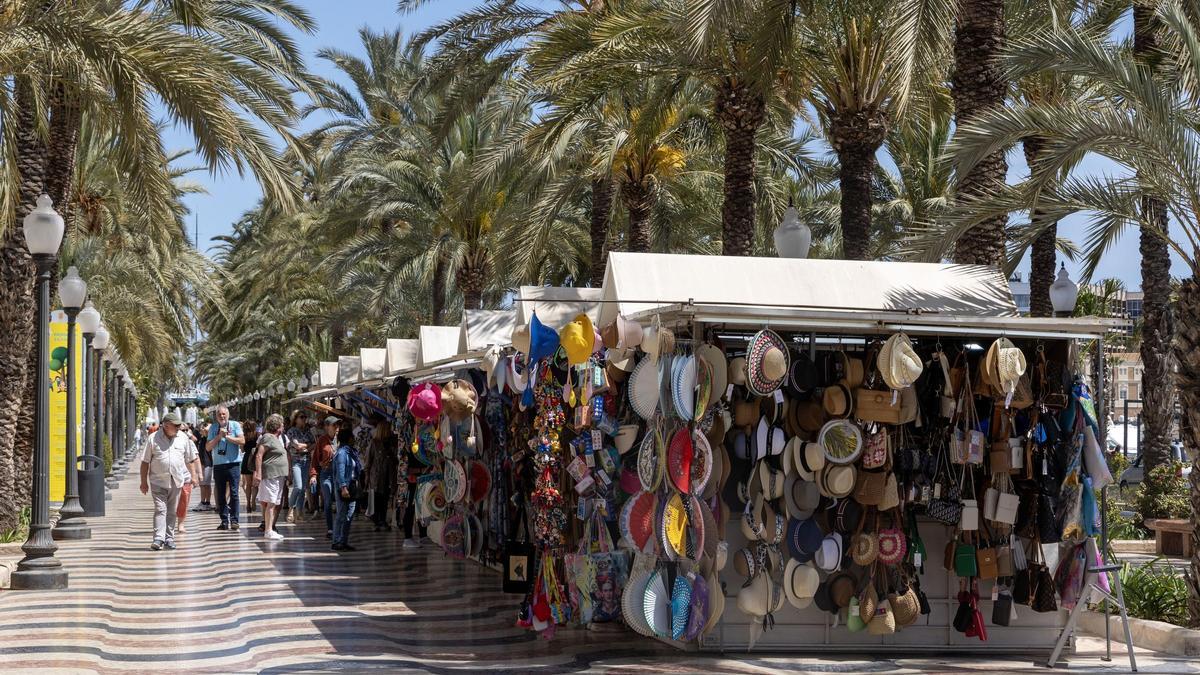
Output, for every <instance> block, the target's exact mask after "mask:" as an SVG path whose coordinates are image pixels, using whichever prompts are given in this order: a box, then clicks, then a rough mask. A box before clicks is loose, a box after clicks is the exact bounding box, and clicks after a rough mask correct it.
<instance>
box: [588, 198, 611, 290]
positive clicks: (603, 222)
mask: <svg viewBox="0 0 1200 675" xmlns="http://www.w3.org/2000/svg"><path fill="white" fill-rule="evenodd" d="M615 190H616V188H615V186H614V184H613V180H612V178H609V177H607V176H606V177H604V178H597V179H595V180H593V181H592V214H591V215H592V223H591V235H592V263H591V272H592V275H591V285H592V287H593V288H600V287H601V286H603V285H604V269H605V267H606V266H607V265H608V258H607V254H608V252H607V251H606V250H605V248H606V247H607V246H608V221H609V219H610V218H611V217H612V199H613V192H615Z"/></svg>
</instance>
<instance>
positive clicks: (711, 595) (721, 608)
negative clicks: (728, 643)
mask: <svg viewBox="0 0 1200 675" xmlns="http://www.w3.org/2000/svg"><path fill="white" fill-rule="evenodd" d="M705 582H706V585H707V586H708V620H707V621H705V622H704V630H702V631H700V637H704V636H705V635H708V634H709V633H711V632H712V630H713V629H714V628H716V627H717V624H719V623H720V622H721V615H722V614H724V613H725V587H724V586H722V585H721V580H720V578H719V577H718V576H717V571H716V570H711V571H709V573H708V575H707V576H706V577H705Z"/></svg>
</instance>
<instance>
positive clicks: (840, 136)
mask: <svg viewBox="0 0 1200 675" xmlns="http://www.w3.org/2000/svg"><path fill="white" fill-rule="evenodd" d="M886 137H887V119H886V117H885V116H884V115H883V114H882V113H881V112H879V111H877V110H874V111H856V112H852V113H845V114H835V115H833V116H832V118H831V120H830V124H829V144H830V145H831V146H833V149H834V151H835V152H837V156H838V164H839V165H840V166H839V174H838V181H839V188H840V190H841V193H842V196H841V207H842V209H841V210H842V216H841V219H842V220H841V225H842V255H843V256H845V258H846V259H847V260H867V259H868V258H870V255H871V203H872V196H871V182H872V180H873V179H874V176H875V164H876V162H875V153H876V152H877V151H878V150H879V147H880V146H881V145H883V139H884V138H886Z"/></svg>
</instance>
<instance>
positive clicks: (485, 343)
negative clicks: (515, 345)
mask: <svg viewBox="0 0 1200 675" xmlns="http://www.w3.org/2000/svg"><path fill="white" fill-rule="evenodd" d="M516 325H517V310H515V309H468V310H464V311H463V318H462V329H461V330H460V331H459V335H458V353H459V354H466V353H467V352H474V351H479V350H482V349H487V348H488V347H491V346H493V345H498V346H506V345H508V344H510V343H511V342H512V332H513V327H515V326H516Z"/></svg>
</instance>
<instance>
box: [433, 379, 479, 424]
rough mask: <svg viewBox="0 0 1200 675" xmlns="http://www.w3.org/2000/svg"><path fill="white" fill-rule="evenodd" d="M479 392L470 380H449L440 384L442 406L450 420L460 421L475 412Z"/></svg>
mask: <svg viewBox="0 0 1200 675" xmlns="http://www.w3.org/2000/svg"><path fill="white" fill-rule="evenodd" d="M478 406H479V392H477V391H475V385H473V384H471V382H470V380H463V379H457V380H450V381H449V382H447V383H446V384H444V385H442V408H443V410H445V412H446V416H447V417H449V418H450V420H451V421H454V422H461V421H463V420H465V419H467V418H468V417H470V416H471V415H474V414H475V409H476V408H477V407H478Z"/></svg>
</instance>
